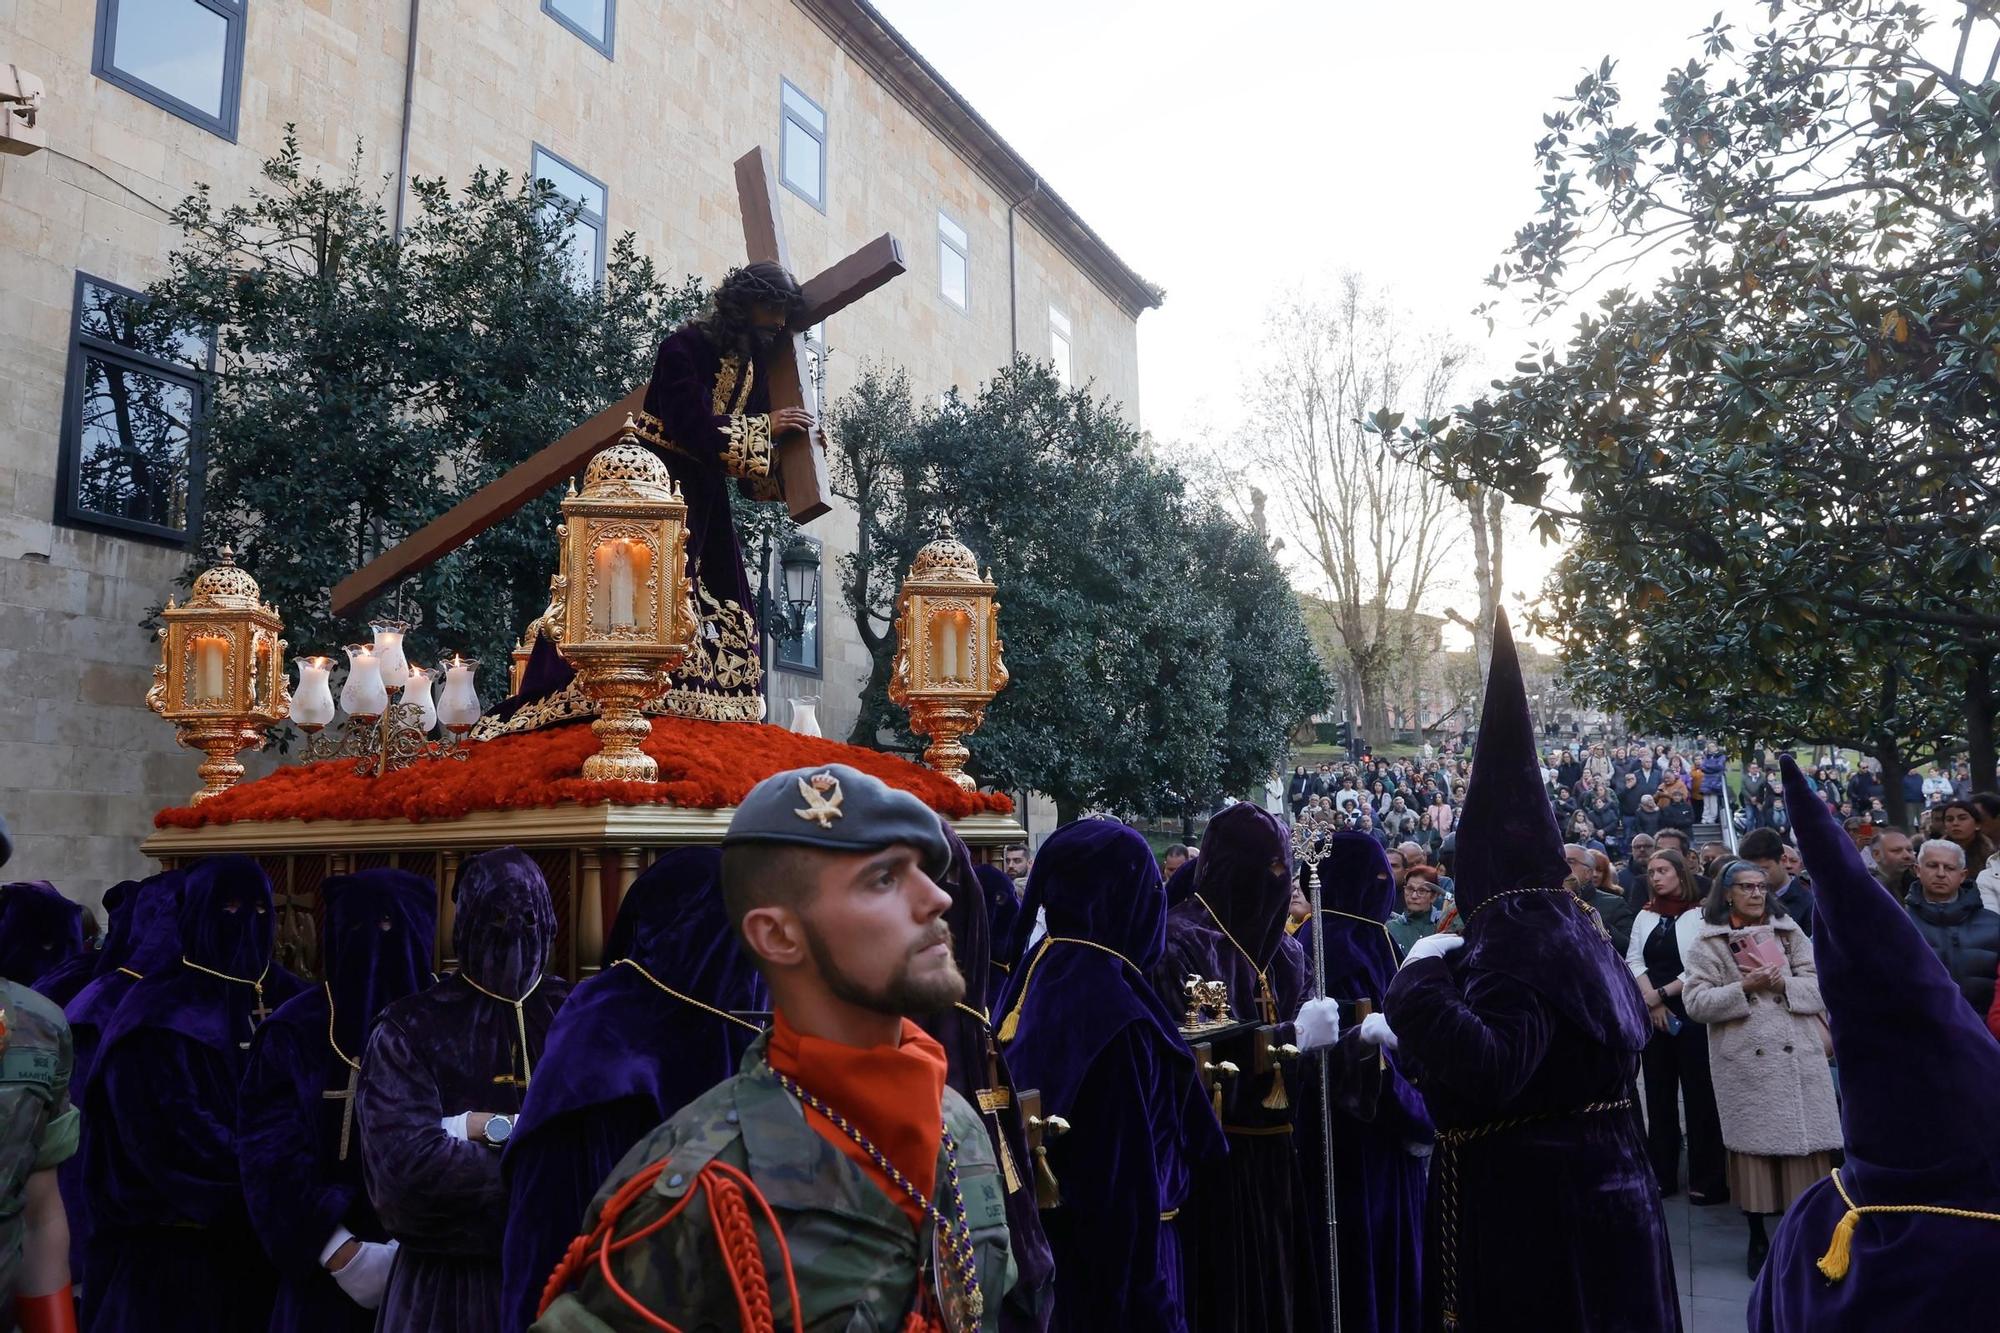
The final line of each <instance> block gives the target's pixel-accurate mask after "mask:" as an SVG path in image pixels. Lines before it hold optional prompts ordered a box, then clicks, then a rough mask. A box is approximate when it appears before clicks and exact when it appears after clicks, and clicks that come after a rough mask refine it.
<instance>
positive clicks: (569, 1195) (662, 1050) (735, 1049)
mask: <svg viewBox="0 0 2000 1333" xmlns="http://www.w3.org/2000/svg"><path fill="white" fill-rule="evenodd" d="M721 869H722V856H721V853H720V852H718V851H717V850H716V849H714V848H712V847H690V848H685V849H681V850H678V851H671V852H668V853H666V854H665V855H664V856H662V857H660V859H659V860H657V861H655V862H654V863H653V864H652V865H651V866H649V867H648V868H647V869H646V871H645V872H644V873H643V874H641V875H640V876H639V877H638V878H637V879H635V880H634V881H633V882H632V886H631V887H630V888H629V889H627V890H626V893H625V900H624V902H623V903H621V904H620V905H619V908H618V917H617V920H616V921H615V922H614V923H613V925H612V929H611V935H610V938H609V939H608V940H607V942H606V948H605V968H604V971H603V972H601V973H599V974H598V975H597V976H594V977H590V978H588V979H586V980H584V981H582V982H580V983H579V984H578V985H577V987H576V989H575V990H574V991H573V992H571V994H570V997H569V1000H568V1002H567V1003H565V1004H564V1005H563V1007H562V1011H561V1012H560V1013H559V1014H557V1016H556V1021H555V1026H554V1027H552V1028H551V1029H550V1030H549V1040H548V1047H547V1049H546V1051H545V1052H544V1054H543V1056H542V1062H541V1064H540V1065H538V1066H537V1067H536V1069H535V1077H534V1080H533V1083H532V1084H531V1085H530V1087H529V1089H528V1097H527V1100H526V1102H525V1103H524V1105H523V1106H522V1110H521V1118H520V1120H519V1121H518V1122H516V1124H515V1126H514V1134H513V1137H512V1138H511V1139H509V1140H508V1143H507V1150H506V1153H505V1154H504V1155H503V1157H502V1158H501V1174H502V1176H503V1177H504V1179H505V1183H506V1188H507V1196H508V1201H509V1202H508V1208H507V1231H506V1237H505V1242H504V1248H503V1252H502V1257H501V1271H502V1277H501V1290H502V1297H501V1301H502V1311H503V1314H502V1320H501V1323H500V1324H499V1328H500V1329H501V1330H504V1331H505V1333H520V1330H522V1329H525V1328H527V1327H528V1325H530V1324H532V1323H533V1322H534V1321H535V1317H536V1315H537V1314H538V1313H539V1312H540V1306H541V1297H542V1288H543V1286H544V1285H545V1284H546V1283H547V1281H548V1278H549V1274H550V1273H551V1272H552V1271H554V1269H555V1266H556V1263H557V1261H558V1260H560V1259H561V1258H562V1255H563V1251H564V1250H565V1249H566V1248H567V1247H568V1245H569V1243H570V1241H571V1239H572V1238H574V1237H575V1236H576V1235H577V1233H578V1232H579V1231H581V1230H582V1229H583V1225H584V1214H585V1212H586V1210H587V1209H588V1207H589V1204H590V1200H591V1198H592V1197H593V1196H594V1195H595V1194H596V1193H597V1189H598V1187H599V1186H600V1185H602V1184H603V1183H604V1180H605V1177H607V1176H609V1175H610V1174H611V1169H612V1168H613V1167H615V1166H616V1165H618V1162H619V1159H621V1158H622V1157H624V1156H625V1153H626V1152H627V1150H629V1149H630V1148H631V1147H632V1145H633V1144H635V1143H637V1142H638V1141H639V1140H640V1139H641V1138H643V1137H645V1135H646V1134H647V1133H649V1132H651V1131H652V1130H653V1129H654V1128H656V1127H657V1126H658V1125H659V1124H660V1123H661V1122H662V1121H665V1120H668V1119H670V1118H672V1116H673V1115H674V1114H675V1113H676V1112H677V1111H679V1110H680V1109H681V1108H682V1107H683V1106H686V1105H687V1104H688V1103H689V1102H691V1101H693V1100H694V1099H695V1098H696V1097H698V1096H700V1095H701V1094H702V1093H704V1092H706V1091H708V1089H710V1088H712V1087H714V1086H715V1085H716V1084H717V1083H720V1082H722V1081H723V1080H724V1079H726V1078H728V1077H730V1076H731V1075H733V1074H734V1073H735V1072H736V1067H737V1063H738V1061H740V1060H741V1059H742V1056H743V1052H744V1050H745V1048H747V1047H748V1046H749V1045H750V1043H751V1042H752V1041H753V1040H755V1039H756V1036H757V1032H758V1028H757V1025H756V1024H755V1023H754V1022H752V1021H750V1020H749V1019H747V1018H743V1019H737V1020H735V1021H732V1020H731V1019H729V1018H724V1017H722V1016H720V1015H718V1014H714V1013H711V1012H709V1011H708V1010H706V1009H703V1008H701V1007H700V1006H701V1005H707V1006H710V1007H711V1008H713V1009H719V1010H722V1011H724V1012H725V1013H737V1012H742V1011H750V1012H755V1011H761V1010H766V1009H769V1007H770V995H769V992H768V991H767V990H766V989H765V987H764V982H763V979H762V978H761V977H760V976H759V975H758V974H757V969H756V968H755V967H754V966H752V964H751V962H750V960H749V958H748V957H747V956H745V954H744V952H743V950H742V948H741V947H740V946H739V944H738V943H737V935H736V930H735V927H734V926H733V925H732V924H731V923H730V921H729V917H728V913H727V912H726V911H725V910H724V909H723V905H722V888H721ZM621 960H625V961H621ZM641 968H643V969H644V971H643V972H642V971H641V970H640V969H641ZM649 978H650V979H649ZM656 981H657V982H658V983H659V984H658V985H656V984H655V982H656ZM661 986H667V987H671V988H672V989H673V990H675V991H677V992H679V995H678V996H675V995H669V994H667V993H666V992H665V991H663V990H662V989H661ZM683 996H684V997H686V998H681V997H683ZM691 1000H692V1001H698V1002H699V1003H698V1004H695V1003H689V1001H691Z"/></svg>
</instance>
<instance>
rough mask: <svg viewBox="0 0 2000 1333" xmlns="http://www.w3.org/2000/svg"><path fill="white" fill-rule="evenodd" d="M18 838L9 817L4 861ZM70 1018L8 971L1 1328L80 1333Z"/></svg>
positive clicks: (2, 999)
mask: <svg viewBox="0 0 2000 1333" xmlns="http://www.w3.org/2000/svg"><path fill="white" fill-rule="evenodd" d="M8 850H10V849H9V846H8V843H7V830H6V825H4V824H0V862H5V860H6V854H7V852H8ZM69 1071H70V1045H69V1024H67V1023H65V1022H63V1016H62V1010H60V1009H58V1008H57V1007H56V1006H55V1005H54V1004H53V1003H52V1002H50V1001H49V1000H46V999H44V998H43V997H42V996H40V995H38V994H36V993H35V992H34V991H32V990H30V989H29V988H28V987H27V986H25V985H22V984H21V983H19V982H15V981H4V980H0V1328H15V1327H17V1326H18V1327H19V1328H20V1330H21V1333H76V1301H75V1299H74V1298H73V1297H72V1295H71V1293H70V1285H69V1226H68V1224H67V1223H66V1222H65V1221H64V1219H63V1204H62V1194H61V1193H60V1192H59V1191H58V1190H57V1188H56V1167H58V1166H60V1165H61V1164H62V1163H63V1162H65V1161H67V1160H69V1158H70V1157H71V1155H73V1154H74V1153H75V1152H76V1141H77V1131H78V1129H79V1128H80V1127H81V1124H82V1121H81V1117H79V1116H78V1114H77V1110H76V1108H75V1107H74V1106H71V1105H70V1101H69Z"/></svg>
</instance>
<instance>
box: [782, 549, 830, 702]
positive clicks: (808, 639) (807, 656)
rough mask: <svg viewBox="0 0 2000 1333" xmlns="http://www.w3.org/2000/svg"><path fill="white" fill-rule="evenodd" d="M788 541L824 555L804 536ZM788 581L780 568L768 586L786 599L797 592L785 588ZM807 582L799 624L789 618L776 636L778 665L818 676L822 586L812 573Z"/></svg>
mask: <svg viewBox="0 0 2000 1333" xmlns="http://www.w3.org/2000/svg"><path fill="white" fill-rule="evenodd" d="M791 541H793V542H804V543H809V544H810V545H811V546H812V547H813V548H814V550H815V551H816V552H818V553H819V554H821V555H822V556H824V554H825V548H824V547H823V546H822V545H821V543H820V542H819V541H818V539H816V538H813V537H808V536H806V535H805V534H804V533H798V534H795V535H794V536H793V537H792V538H791ZM774 558H775V557H774ZM791 582H792V580H791V578H789V577H788V576H787V575H786V574H785V572H784V568H783V566H782V565H780V567H779V568H778V569H776V570H774V571H772V582H771V586H772V587H773V588H774V589H776V590H777V595H778V596H780V597H785V598H789V597H790V596H791V594H792V593H793V592H794V591H797V589H795V588H791V587H788V586H787V585H788V584H789V583H791ZM809 582H810V584H811V591H812V599H811V601H809V602H807V603H805V604H804V605H803V610H804V612H805V614H804V615H803V616H801V617H800V619H799V623H798V624H797V625H796V626H795V625H793V624H791V623H790V622H789V618H788V621H787V623H786V624H785V626H784V627H783V629H782V630H781V631H780V632H779V633H778V634H777V635H776V636H775V637H776V639H777V642H778V653H777V664H778V666H779V667H780V668H781V669H782V670H785V671H797V672H802V673H804V674H806V675H810V676H817V675H819V674H820V669H821V668H820V646H819V618H820V606H821V603H822V601H823V598H822V596H821V593H822V590H823V588H824V586H825V584H824V580H823V579H822V578H821V577H820V576H819V574H818V573H815V574H814V575H813V576H812V577H811V579H810V580H809ZM788 609H789V610H791V611H793V612H796V611H798V610H799V609H801V608H800V607H790V608H788ZM794 628H796V629H797V630H798V633H796V634H793V633H791V632H790V631H791V630H793V629H794Z"/></svg>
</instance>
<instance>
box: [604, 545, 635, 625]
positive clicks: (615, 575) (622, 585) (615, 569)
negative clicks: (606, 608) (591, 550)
mask: <svg viewBox="0 0 2000 1333" xmlns="http://www.w3.org/2000/svg"><path fill="white" fill-rule="evenodd" d="M637 565H638V560H637V557H636V554H635V552H634V550H633V544H632V543H631V542H629V541H617V542H613V543H611V568H610V570H609V574H610V585H611V586H610V600H611V628H613V629H630V628H632V626H634V625H636V624H638V623H639V571H638V568H637Z"/></svg>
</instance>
